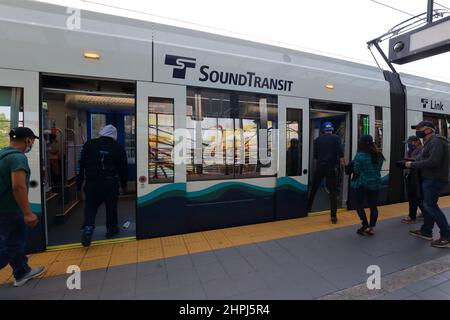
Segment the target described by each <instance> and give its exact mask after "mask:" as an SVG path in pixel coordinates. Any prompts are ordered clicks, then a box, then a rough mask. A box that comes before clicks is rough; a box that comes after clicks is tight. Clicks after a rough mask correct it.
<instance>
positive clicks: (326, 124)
mask: <svg viewBox="0 0 450 320" xmlns="http://www.w3.org/2000/svg"><path fill="white" fill-rule="evenodd" d="M322 130H323V131H334V127H333V124H332V123H331V122H330V121H326V122H324V123H322Z"/></svg>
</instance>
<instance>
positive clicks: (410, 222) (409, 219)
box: [401, 217, 417, 224]
mask: <svg viewBox="0 0 450 320" xmlns="http://www.w3.org/2000/svg"><path fill="white" fill-rule="evenodd" d="M401 223H406V224H415V223H417V220H415V219H411V218H410V217H408V218H404V219H402V221H401Z"/></svg>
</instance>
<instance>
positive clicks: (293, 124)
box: [286, 108, 303, 176]
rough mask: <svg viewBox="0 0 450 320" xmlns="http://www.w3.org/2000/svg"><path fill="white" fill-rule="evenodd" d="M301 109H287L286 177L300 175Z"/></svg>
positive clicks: (301, 146)
mask: <svg viewBox="0 0 450 320" xmlns="http://www.w3.org/2000/svg"><path fill="white" fill-rule="evenodd" d="M302 117H303V111H302V110H301V109H289V108H288V109H287V114H286V148H287V150H286V176H301V175H302V148H303V145H302V141H303V138H302V130H303V125H302V123H303V122H302V121H303V119H302Z"/></svg>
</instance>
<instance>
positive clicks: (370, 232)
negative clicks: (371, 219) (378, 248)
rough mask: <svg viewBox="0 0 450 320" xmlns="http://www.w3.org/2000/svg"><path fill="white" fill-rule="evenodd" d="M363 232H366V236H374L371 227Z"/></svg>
mask: <svg viewBox="0 0 450 320" xmlns="http://www.w3.org/2000/svg"><path fill="white" fill-rule="evenodd" d="M365 232H366V233H367V235H369V236H374V235H375V229H374V228H372V227H369V228H367V229H366V231H365Z"/></svg>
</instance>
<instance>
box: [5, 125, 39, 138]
mask: <svg viewBox="0 0 450 320" xmlns="http://www.w3.org/2000/svg"><path fill="white" fill-rule="evenodd" d="M9 136H10V137H11V138H12V139H17V138H34V139H39V137H38V136H36V135H35V134H34V132H33V130H31V129H30V128H27V127H17V128H14V129H11V131H10V132H9Z"/></svg>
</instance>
